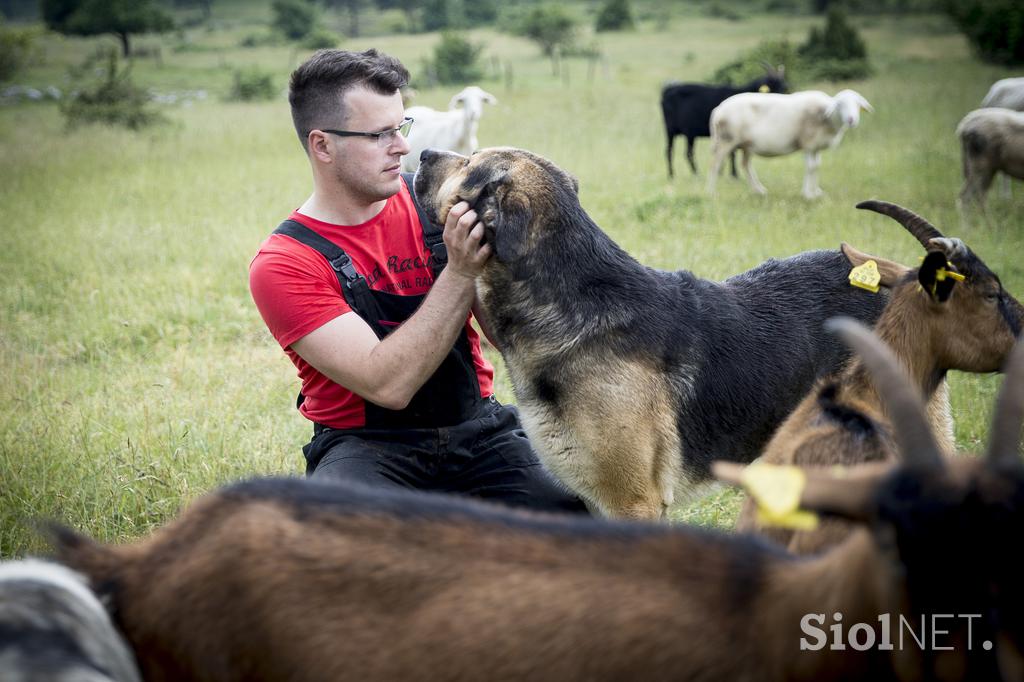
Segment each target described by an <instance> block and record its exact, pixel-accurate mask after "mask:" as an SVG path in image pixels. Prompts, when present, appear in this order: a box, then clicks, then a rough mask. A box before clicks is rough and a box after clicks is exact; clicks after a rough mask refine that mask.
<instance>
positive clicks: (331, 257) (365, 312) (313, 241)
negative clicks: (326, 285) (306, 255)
mask: <svg viewBox="0 0 1024 682" xmlns="http://www.w3.org/2000/svg"><path fill="white" fill-rule="evenodd" d="M274 234H283V235H285V236H286V237H291V238H292V239H294V240H295V241H297V242H299V243H301V244H305V245H306V246H308V247H309V248H311V249H313V250H314V251H317V252H319V253H320V255H322V256H323V257H324V258H326V259H327V262H328V263H330V264H331V267H332V268H333V269H334V273H335V274H336V275H337V276H338V282H339V283H340V284H341V294H342V296H344V297H345V302H346V303H348V305H349V307H350V308H352V310H353V311H354V312H356V313H357V314H358V315H360V317H362V318H363V319H365V320H367V321H368V322H369V323H370V326H371V327H374V328H375V327H376V325H375V324H374V323H375V322H376V320H377V319H378V318H379V316H378V315H377V312H378V310H377V302H376V301H374V300H373V296H372V295H371V294H370V285H369V284H367V283H366V278H365V277H363V276H362V275H360V274H359V273H358V272H356V268H355V266H354V265H353V264H352V259H351V258H349V256H348V254H347V253H345V250H344V249H342V248H341V247H340V246H338V245H337V244H335V243H334V242H332V241H330V240H329V239H326V238H325V237H322V236H320V235H319V234H317V233H316V232H314V231H313V230H311V229H309V228H308V227H306V226H305V225H303V224H302V223H300V222H297V221H295V220H292V219H290V218H289V219H287V220H285V221H284V222H283V223H281V224H280V225H278V226H277V229H276V230H274Z"/></svg>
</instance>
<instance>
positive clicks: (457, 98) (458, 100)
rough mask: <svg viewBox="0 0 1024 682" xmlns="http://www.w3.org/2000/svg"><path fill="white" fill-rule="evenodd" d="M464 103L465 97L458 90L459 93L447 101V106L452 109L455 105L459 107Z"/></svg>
mask: <svg viewBox="0 0 1024 682" xmlns="http://www.w3.org/2000/svg"><path fill="white" fill-rule="evenodd" d="M465 103H466V98H465V97H464V96H463V95H462V93H461V92H460V93H459V94H457V95H455V97H452V101H450V102H448V108H449V109H454V108H455V107H461V106H462V105H464V104H465Z"/></svg>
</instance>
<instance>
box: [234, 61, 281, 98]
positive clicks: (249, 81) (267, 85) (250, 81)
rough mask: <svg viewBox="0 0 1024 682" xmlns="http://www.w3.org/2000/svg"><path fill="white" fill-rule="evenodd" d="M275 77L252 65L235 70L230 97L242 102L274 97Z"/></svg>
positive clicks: (275, 93) (275, 91)
mask: <svg viewBox="0 0 1024 682" xmlns="http://www.w3.org/2000/svg"><path fill="white" fill-rule="evenodd" d="M276 96H277V90H276V89H275V88H274V77H273V75H271V74H270V73H268V72H266V71H263V70H262V69H259V68H256V67H252V68H249V69H242V70H238V71H235V76H234V80H233V81H232V83H231V91H230V92H229V93H228V99H229V100H234V101H240V102H253V101H257V100H268V99H274V98H275V97H276Z"/></svg>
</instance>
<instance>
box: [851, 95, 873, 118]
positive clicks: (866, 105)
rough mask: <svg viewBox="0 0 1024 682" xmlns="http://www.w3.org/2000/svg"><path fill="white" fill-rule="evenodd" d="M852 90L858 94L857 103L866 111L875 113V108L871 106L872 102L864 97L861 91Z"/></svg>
mask: <svg viewBox="0 0 1024 682" xmlns="http://www.w3.org/2000/svg"><path fill="white" fill-rule="evenodd" d="M851 92H853V94H855V95H857V104H859V105H860V108H861V109H863V110H864V111H866V112H868V113H871V114H873V113H875V110H874V109H873V108H872V107H871V104H870V103H869V102H868V101H867V100H866V99H864V96H863V95H861V94H860V93H859V92H855V91H851Z"/></svg>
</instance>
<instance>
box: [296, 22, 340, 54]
mask: <svg viewBox="0 0 1024 682" xmlns="http://www.w3.org/2000/svg"><path fill="white" fill-rule="evenodd" d="M340 43H341V38H339V37H338V36H337V35H336V34H334V33H331V32H330V31H328V30H327V29H326V28H321V27H317V28H314V29H313V31H312V32H311V33H310V34H309V35H307V36H306V37H305V38H303V39H302V46H303V47H305V48H308V49H310V50H326V49H330V48H334V47H337V46H338V45H339V44H340Z"/></svg>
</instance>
